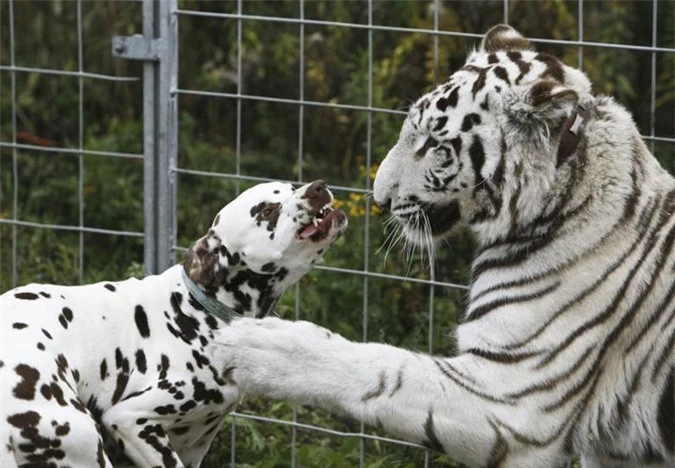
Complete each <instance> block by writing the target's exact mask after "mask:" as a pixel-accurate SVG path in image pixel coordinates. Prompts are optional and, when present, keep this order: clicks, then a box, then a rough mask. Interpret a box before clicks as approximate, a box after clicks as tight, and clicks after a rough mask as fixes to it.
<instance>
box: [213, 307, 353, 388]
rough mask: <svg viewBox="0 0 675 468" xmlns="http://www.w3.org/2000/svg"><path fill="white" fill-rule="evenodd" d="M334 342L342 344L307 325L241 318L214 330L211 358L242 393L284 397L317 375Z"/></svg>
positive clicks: (333, 336)
mask: <svg viewBox="0 0 675 468" xmlns="http://www.w3.org/2000/svg"><path fill="white" fill-rule="evenodd" d="M333 342H347V340H345V339H344V338H342V337H340V336H339V335H335V334H333V333H331V332H330V331H328V330H326V329H325V328H321V327H319V326H317V325H315V324H313V323H310V322H305V321H297V322H293V321H288V320H282V319H278V318H275V317H268V318H263V319H250V318H242V319H237V320H233V321H232V322H231V323H230V324H229V326H228V327H224V328H222V329H221V330H219V336H218V339H217V340H216V343H217V344H218V348H217V350H216V351H215V355H216V358H217V360H218V362H219V363H221V365H222V366H223V368H224V369H229V370H230V372H229V374H230V376H231V377H232V379H233V380H234V381H235V382H236V383H237V385H238V386H239V389H240V390H241V391H242V393H244V394H248V395H266V396H270V397H280V398H284V397H286V396H287V394H288V392H289V391H292V390H289V389H292V388H297V387H298V386H303V385H304V384H306V383H307V382H306V381H307V378H308V376H310V375H313V376H315V377H316V376H318V375H319V373H320V370H321V368H322V367H323V368H325V365H326V364H327V363H326V362H324V361H325V360H326V359H328V355H329V354H330V352H329V348H331V344H332V343H333Z"/></svg>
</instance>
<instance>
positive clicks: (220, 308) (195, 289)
mask: <svg viewBox="0 0 675 468" xmlns="http://www.w3.org/2000/svg"><path fill="white" fill-rule="evenodd" d="M180 271H181V273H182V274H183V282H185V286H187V288H188V291H189V292H190V294H192V296H194V298H195V299H196V300H197V302H199V304H200V305H201V306H202V307H204V309H205V310H206V312H208V313H209V314H211V315H213V316H214V317H217V318H219V319H220V320H222V321H223V322H225V323H230V322H231V321H232V319H234V318H240V317H241V315H240V314H238V313H237V312H235V311H234V309H232V308H231V307H228V306H226V305H225V304H223V303H222V302H220V301H218V300H217V299H216V298H214V297H212V296H209V295H207V294H206V293H205V292H204V290H203V289H202V288H200V287H199V286H198V285H197V283H195V282H194V281H192V279H191V278H190V277H189V276H188V275H187V273H185V268H181V269H180Z"/></svg>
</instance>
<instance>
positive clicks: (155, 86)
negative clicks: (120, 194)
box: [112, 0, 178, 274]
mask: <svg viewBox="0 0 675 468" xmlns="http://www.w3.org/2000/svg"><path fill="white" fill-rule="evenodd" d="M177 10H178V5H177V0H143V34H142V35H140V34H135V35H133V36H115V37H113V43H112V51H113V55H115V56H116V57H119V58H124V59H129V60H140V61H143V126H144V130H143V156H144V163H143V165H144V167H143V170H144V175H143V177H144V183H143V190H144V193H143V204H144V208H143V210H144V213H143V214H144V216H143V218H144V229H143V230H144V237H145V243H144V244H145V249H144V266H145V272H146V273H147V274H157V273H160V272H162V271H164V270H166V269H167V268H169V267H170V266H172V265H173V264H174V263H175V253H174V250H173V245H174V243H175V240H176V165H177V157H178V96H177V93H176V89H177V87H178V18H177V16H176V11H177Z"/></svg>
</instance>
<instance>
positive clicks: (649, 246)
mask: <svg viewBox="0 0 675 468" xmlns="http://www.w3.org/2000/svg"><path fill="white" fill-rule="evenodd" d="M658 231H659V229H655V230H654V231H652V233H651V235H650V236H649V238H648V239H647V241H646V251H645V252H643V253H642V255H641V256H640V258H639V259H638V262H637V263H636V264H635V265H634V266H633V267H632V268H631V270H630V271H629V272H628V276H627V277H626V279H625V280H624V282H623V284H622V285H621V287H620V288H618V291H619V293H617V294H616V295H615V296H614V299H613V300H612V302H611V303H610V304H609V306H608V307H607V308H605V310H603V311H602V312H601V313H600V314H597V315H596V316H595V317H593V318H592V319H591V320H588V321H587V322H585V323H584V324H583V325H581V326H580V327H577V329H576V330H574V331H573V332H572V333H570V334H569V335H568V336H567V338H566V339H565V340H563V342H562V343H561V344H560V345H558V346H557V347H556V348H555V349H554V350H553V351H552V352H551V353H550V354H549V356H548V357H547V358H546V359H544V360H543V361H542V362H541V363H540V364H539V365H538V366H537V367H538V368H541V367H543V366H545V365H547V364H548V363H549V362H551V361H552V360H553V359H555V357H557V355H559V354H560V353H561V352H562V351H563V350H564V349H565V348H567V347H568V346H569V345H570V344H571V343H573V342H574V341H575V340H576V339H577V338H579V337H580V336H581V335H583V334H585V333H586V332H587V331H588V330H590V329H592V328H594V327H596V326H598V325H601V324H603V323H605V321H606V320H608V319H609V318H610V317H611V316H612V315H614V313H615V312H616V311H617V310H618V305H619V303H620V302H621V301H622V300H623V299H624V295H623V291H626V290H627V288H628V286H629V285H630V284H631V282H632V281H633V279H634V277H635V276H636V274H637V272H638V270H639V269H640V267H641V266H642V264H643V263H644V262H645V260H647V258H648V256H649V255H650V254H651V252H652V251H653V250H654V249H655V247H656V246H657V244H658V243H657V242H656V241H657V240H658V236H657V234H658ZM674 237H675V225H674V226H673V227H672V228H671V229H670V232H669V233H668V235H667V236H666V237H665V239H664V242H663V245H665V246H666V247H667V248H666V249H665V250H663V249H662V250H660V251H658V258H657V260H656V267H655V268H654V269H655V271H656V274H657V275H658V272H659V270H660V269H661V268H662V267H663V263H664V262H665V260H666V258H667V257H668V256H669V255H670V251H671V250H672V248H673V238H674ZM639 279H640V281H641V282H642V281H644V279H645V278H643V277H640V278H639ZM655 284H656V281H653V278H652V281H651V282H650V283H648V286H647V287H644V288H642V290H641V291H640V294H639V295H638V297H637V299H636V300H635V301H634V302H633V304H632V305H631V307H630V309H629V310H628V311H627V312H626V313H625V314H624V316H623V317H622V318H621V320H620V322H619V324H618V325H617V326H616V327H614V329H613V330H612V331H611V333H610V334H609V336H608V337H607V339H606V340H605V342H604V344H603V347H602V349H601V354H604V353H605V352H606V351H607V349H608V348H609V346H610V345H611V344H612V343H613V342H614V341H615V340H616V338H617V337H618V336H619V334H620V333H621V332H622V331H623V330H624V329H625V328H626V327H627V326H628V324H629V323H630V322H631V321H632V319H633V317H634V316H635V314H636V312H637V310H639V308H640V306H641V305H642V303H643V302H644V300H645V299H646V298H647V296H648V294H649V293H650V292H651V291H652V289H653V288H654V286H655Z"/></svg>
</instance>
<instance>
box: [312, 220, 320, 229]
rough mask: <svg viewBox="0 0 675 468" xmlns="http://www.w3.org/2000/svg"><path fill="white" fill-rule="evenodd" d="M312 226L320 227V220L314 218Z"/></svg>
mask: <svg viewBox="0 0 675 468" xmlns="http://www.w3.org/2000/svg"><path fill="white" fill-rule="evenodd" d="M312 224H313V225H314V227H317V226H318V225H319V220H318V219H316V218H312Z"/></svg>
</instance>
